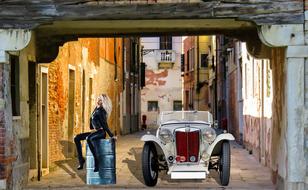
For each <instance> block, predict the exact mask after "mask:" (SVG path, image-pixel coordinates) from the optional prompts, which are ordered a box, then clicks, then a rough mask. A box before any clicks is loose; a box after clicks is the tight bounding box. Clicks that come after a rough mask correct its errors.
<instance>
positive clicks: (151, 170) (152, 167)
mask: <svg viewBox="0 0 308 190" xmlns="http://www.w3.org/2000/svg"><path fill="white" fill-rule="evenodd" d="M142 173H143V179H144V182H145V184H146V185H147V186H151V187H152V186H155V185H156V183H157V178H158V159H157V152H156V148H155V145H154V144H153V143H150V142H146V143H145V144H144V146H143V151H142Z"/></svg>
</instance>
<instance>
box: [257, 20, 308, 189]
mask: <svg viewBox="0 0 308 190" xmlns="http://www.w3.org/2000/svg"><path fill="white" fill-rule="evenodd" d="M259 36H260V39H261V40H262V41H263V43H265V44H266V45H268V46H271V47H286V52H285V55H286V57H285V62H284V74H283V76H284V81H285V83H284V91H282V92H281V93H284V96H283V97H284V100H283V101H282V102H284V103H285V104H284V105H283V108H284V110H283V114H282V118H281V119H282V120H283V122H282V126H279V127H280V128H281V136H280V140H278V141H277V142H279V145H278V146H277V147H278V149H279V151H278V155H277V158H276V160H277V163H276V164H277V165H278V166H277V170H278V171H277V172H278V181H277V188H278V189H294V190H295V189H296V190H297V189H298V190H301V189H303V190H304V189H305V178H306V160H305V147H304V146H305V145H304V139H305V133H304V129H305V123H306V122H305V120H306V119H305V118H306V117H307V116H306V114H305V113H306V111H305V110H306V108H305V60H307V57H308V46H307V45H306V44H305V42H304V25H303V24H297V25H274V26H262V27H261V29H260V30H259ZM274 98H275V97H274ZM273 111H274V110H273ZM307 113H308V112H307ZM277 147H276V148H277ZM274 167H275V166H274Z"/></svg>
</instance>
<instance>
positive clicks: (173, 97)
mask: <svg viewBox="0 0 308 190" xmlns="http://www.w3.org/2000/svg"><path fill="white" fill-rule="evenodd" d="M141 45H142V46H143V50H142V52H143V62H144V63H145V64H146V69H145V86H144V87H143V89H142V90H141V112H142V115H145V116H146V117H147V124H148V125H156V124H157V117H158V114H159V112H161V111H172V110H182V80H181V50H182V37H171V36H163V37H151V38H141Z"/></svg>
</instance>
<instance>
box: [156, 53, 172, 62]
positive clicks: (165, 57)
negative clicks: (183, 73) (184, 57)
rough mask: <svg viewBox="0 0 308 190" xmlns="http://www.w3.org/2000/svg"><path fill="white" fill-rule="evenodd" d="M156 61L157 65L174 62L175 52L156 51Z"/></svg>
mask: <svg viewBox="0 0 308 190" xmlns="http://www.w3.org/2000/svg"><path fill="white" fill-rule="evenodd" d="M156 59H157V61H158V62H159V63H161V62H163V63H172V62H175V51H174V50H156Z"/></svg>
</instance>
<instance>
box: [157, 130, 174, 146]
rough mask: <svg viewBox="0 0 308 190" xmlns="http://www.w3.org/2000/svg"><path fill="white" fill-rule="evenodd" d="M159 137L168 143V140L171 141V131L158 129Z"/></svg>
mask: <svg viewBox="0 0 308 190" xmlns="http://www.w3.org/2000/svg"><path fill="white" fill-rule="evenodd" d="M158 135H159V138H160V139H161V140H162V141H163V142H165V143H169V142H172V138H173V136H172V133H171V132H170V131H169V130H168V129H161V130H160V131H159V134H158Z"/></svg>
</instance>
